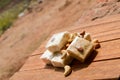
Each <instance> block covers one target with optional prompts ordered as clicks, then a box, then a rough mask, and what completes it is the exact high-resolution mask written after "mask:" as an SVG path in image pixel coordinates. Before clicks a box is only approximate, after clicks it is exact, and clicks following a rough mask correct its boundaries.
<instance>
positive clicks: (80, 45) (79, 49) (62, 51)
mask: <svg viewBox="0 0 120 80" xmlns="http://www.w3.org/2000/svg"><path fill="white" fill-rule="evenodd" d="M99 47H100V44H99V41H98V40H96V39H94V40H92V39H91V36H90V33H86V32H85V31H83V32H81V33H69V32H67V31H65V32H61V33H57V34H54V35H53V36H52V37H51V38H50V40H49V41H48V43H47V45H46V51H45V52H44V54H42V56H41V57H40V58H41V59H42V60H43V61H44V62H45V63H46V64H51V65H53V66H54V67H64V69H65V72H64V76H68V75H69V74H70V73H71V72H72V69H71V67H70V66H69V64H70V63H71V62H72V61H73V59H77V60H79V61H80V62H84V61H85V60H86V58H87V57H88V56H89V55H90V53H91V52H92V51H93V50H95V49H97V48H99Z"/></svg>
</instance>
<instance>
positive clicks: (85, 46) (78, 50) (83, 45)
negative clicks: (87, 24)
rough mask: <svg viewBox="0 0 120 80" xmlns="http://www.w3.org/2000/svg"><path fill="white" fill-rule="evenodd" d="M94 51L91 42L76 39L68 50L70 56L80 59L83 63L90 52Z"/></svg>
mask: <svg viewBox="0 0 120 80" xmlns="http://www.w3.org/2000/svg"><path fill="white" fill-rule="evenodd" d="M92 50H93V45H92V43H91V42H90V41H88V40H86V39H84V38H80V37H76V38H75V39H74V40H73V41H72V43H71V44H70V46H69V47H68V48H67V51H68V52H69V54H70V56H72V57H74V58H75V59H78V60H79V61H81V62H84V61H85V59H86V58H87V56H89V54H90V52H91V51H92Z"/></svg>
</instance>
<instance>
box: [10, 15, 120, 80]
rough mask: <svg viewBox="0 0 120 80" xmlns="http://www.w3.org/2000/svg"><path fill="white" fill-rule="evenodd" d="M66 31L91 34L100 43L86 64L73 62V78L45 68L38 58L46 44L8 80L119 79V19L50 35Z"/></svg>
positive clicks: (47, 67)
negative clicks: (99, 46)
mask: <svg viewBox="0 0 120 80" xmlns="http://www.w3.org/2000/svg"><path fill="white" fill-rule="evenodd" d="M108 19H110V20H108ZM65 30H68V31H70V32H80V31H82V30H85V31H86V32H89V33H91V35H92V37H93V38H97V39H99V40H100V43H101V48H99V49H98V50H97V52H93V53H92V54H91V56H90V57H89V58H88V59H87V60H86V62H85V63H80V62H79V61H75V60H74V61H73V63H72V64H71V66H72V69H73V71H72V74H71V75H70V76H68V77H64V75H63V72H64V70H63V69H61V68H60V69H59V68H54V67H52V66H46V65H45V63H43V62H42V61H41V60H40V58H39V57H40V55H41V54H42V53H43V52H44V51H45V45H46V42H47V41H48V40H46V41H45V42H44V43H43V44H42V45H41V46H40V47H39V48H38V49H37V50H36V51H35V52H34V53H33V54H32V55H30V57H29V58H28V60H27V61H26V63H25V64H24V65H23V66H22V68H21V69H20V70H19V71H18V72H16V73H15V75H13V77H11V80H57V79H61V80H93V79H96V80H97V79H101V80H102V79H106V80H107V79H108V80H109V79H114V78H118V77H119V76H120V19H119V18H117V16H114V17H110V18H104V19H101V20H98V21H95V22H91V23H88V24H85V25H82V26H81V25H78V24H76V25H75V27H70V28H66V29H60V30H56V31H54V32H53V33H55V32H60V31H65ZM53 33H52V34H53ZM52 34H51V35H52ZM49 38H50V37H49ZM49 38H48V39H49Z"/></svg>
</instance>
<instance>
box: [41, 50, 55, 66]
mask: <svg viewBox="0 0 120 80" xmlns="http://www.w3.org/2000/svg"><path fill="white" fill-rule="evenodd" d="M53 57H54V54H53V53H52V52H50V51H49V50H46V51H45V52H44V53H43V54H42V56H41V57H40V58H41V59H42V60H43V61H44V62H45V63H46V64H51V60H52V58H53Z"/></svg>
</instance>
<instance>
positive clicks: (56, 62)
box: [51, 52, 73, 67]
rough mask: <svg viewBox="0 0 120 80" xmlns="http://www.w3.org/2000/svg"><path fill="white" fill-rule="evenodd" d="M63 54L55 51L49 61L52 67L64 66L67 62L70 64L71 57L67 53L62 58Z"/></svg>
mask: <svg viewBox="0 0 120 80" xmlns="http://www.w3.org/2000/svg"><path fill="white" fill-rule="evenodd" d="M63 55H64V54H61V53H59V52H58V53H56V54H55V56H54V57H53V58H52V60H51V63H52V65H53V66H54V67H64V66H65V65H67V64H70V63H71V61H72V60H73V58H72V57H71V56H70V55H69V54H68V53H67V55H66V57H65V58H62V57H63Z"/></svg>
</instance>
